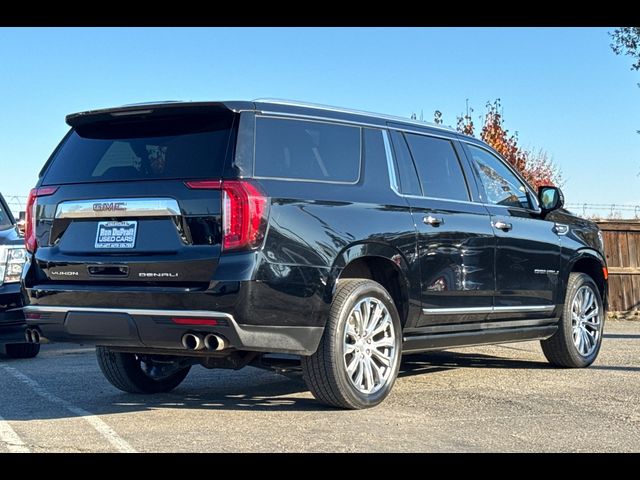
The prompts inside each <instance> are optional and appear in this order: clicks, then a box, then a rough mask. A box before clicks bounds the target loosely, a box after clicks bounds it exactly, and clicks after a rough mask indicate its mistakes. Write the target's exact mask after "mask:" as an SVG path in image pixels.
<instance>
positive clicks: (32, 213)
mask: <svg viewBox="0 0 640 480" xmlns="http://www.w3.org/2000/svg"><path fill="white" fill-rule="evenodd" d="M57 190H58V187H40V188H32V189H31V191H30V192H29V196H28V197H27V210H26V218H25V230H24V246H25V247H26V249H27V251H28V252H31V253H34V252H35V251H36V249H37V248H38V241H37V239H36V208H37V207H38V197H46V196H47V195H53V194H54V193H56V191H57Z"/></svg>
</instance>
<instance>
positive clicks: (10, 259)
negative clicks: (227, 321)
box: [0, 194, 40, 358]
mask: <svg viewBox="0 0 640 480" xmlns="http://www.w3.org/2000/svg"><path fill="white" fill-rule="evenodd" d="M25 260H26V251H25V249H24V239H23V238H22V237H21V236H20V235H19V233H18V229H17V227H16V221H15V219H14V218H13V215H12V214H11V210H9V207H8V206H7V203H6V202H5V201H4V198H3V197H2V194H0V346H2V345H4V351H5V352H6V354H7V356H9V357H13V358H31V357H35V356H36V355H37V354H38V352H39V351H40V345H39V344H38V343H26V339H25V323H24V314H23V313H22V298H21V295H20V275H21V274H22V267H23V266H24V263H25ZM36 340H37V339H36Z"/></svg>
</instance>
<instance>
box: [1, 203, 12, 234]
mask: <svg viewBox="0 0 640 480" xmlns="http://www.w3.org/2000/svg"><path fill="white" fill-rule="evenodd" d="M11 227H13V223H12V222H11V217H9V213H8V212H7V211H6V210H5V207H4V204H3V202H2V201H0V230H6V229H7V228H11Z"/></svg>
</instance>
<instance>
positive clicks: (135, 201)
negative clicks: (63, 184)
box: [55, 198, 180, 218]
mask: <svg viewBox="0 0 640 480" xmlns="http://www.w3.org/2000/svg"><path fill="white" fill-rule="evenodd" d="M179 215H180V206H179V205H178V202H177V200H175V199H173V198H97V199H93V200H70V201H67V202H61V203H60V204H58V207H57V208H56V213H55V218H105V217H108V218H114V217H117V218H124V217H173V216H179Z"/></svg>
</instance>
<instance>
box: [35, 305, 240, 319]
mask: <svg viewBox="0 0 640 480" xmlns="http://www.w3.org/2000/svg"><path fill="white" fill-rule="evenodd" d="M23 311H24V312H25V313H71V312H78V313H87V312H88V313H126V314H129V315H157V316H165V317H173V316H176V317H204V318H221V317H222V318H227V319H229V320H231V321H234V318H233V315H231V314H230V313H223V312H211V311H208V310H156V309H147V308H101V307H60V306H39V305H30V306H27V307H24V308H23Z"/></svg>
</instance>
